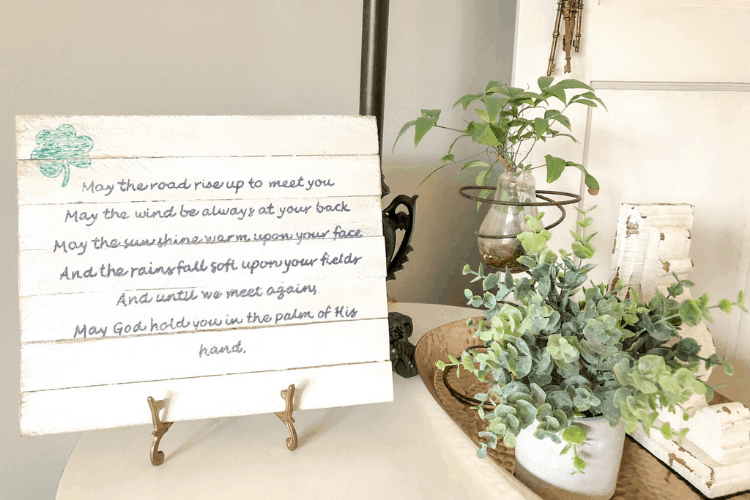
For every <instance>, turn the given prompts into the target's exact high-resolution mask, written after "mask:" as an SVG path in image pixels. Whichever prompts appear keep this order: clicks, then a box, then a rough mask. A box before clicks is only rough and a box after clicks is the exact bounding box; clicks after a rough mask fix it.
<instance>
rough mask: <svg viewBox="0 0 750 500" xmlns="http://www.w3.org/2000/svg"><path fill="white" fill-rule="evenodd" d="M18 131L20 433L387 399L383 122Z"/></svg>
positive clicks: (221, 120) (171, 120)
mask: <svg viewBox="0 0 750 500" xmlns="http://www.w3.org/2000/svg"><path fill="white" fill-rule="evenodd" d="M16 132H17V158H18V205H19V207H18V234H19V249H20V250H19V252H20V253H19V284H18V290H19V295H20V323H21V394H20V422H21V433H22V434H23V435H39V434H49V433H57V432H69V431H80V430H87V429H98V428H107V427H118V426H125V425H136V424H147V423H149V422H150V421H151V414H150V411H149V408H148V405H147V403H146V399H147V397H148V396H152V397H154V398H155V399H164V400H165V402H166V410H165V413H164V415H163V420H165V421H177V420H190V419H199V418H212V417H223V416H239V415H248V414H254V413H266V412H272V411H282V410H283V409H284V401H283V400H282V399H281V397H280V395H279V393H280V391H281V390H282V389H284V388H286V387H287V386H288V385H289V384H295V385H296V387H297V391H296V399H295V406H296V408H297V409H308V408H323V407H332V406H345V405H355V404H362V403H373V402H383V401H391V400H392V399H393V386H392V383H393V382H392V380H393V379H392V375H391V365H390V361H389V357H390V356H389V346H388V321H387V314H388V311H387V302H386V287H385V275H386V264H385V244H384V241H383V236H382V215H381V207H380V185H381V184H380V168H379V159H378V139H377V129H376V125H375V120H374V119H373V118H372V117H346V116H285V117H281V116H258V117H242V116H218V117H198V116H179V117H178V116H20V117H17V119H16Z"/></svg>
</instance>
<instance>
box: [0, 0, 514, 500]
mask: <svg viewBox="0 0 750 500" xmlns="http://www.w3.org/2000/svg"><path fill="white" fill-rule="evenodd" d="M5 4H6V5H3V6H2V9H1V10H0V12H2V15H0V164H1V165H2V168H0V206H1V207H2V217H0V259H1V260H0V262H2V266H0V318H2V320H3V321H2V325H3V326H4V328H3V330H2V333H0V498H2V499H6V498H7V499H15V498H24V499H37V498H38V499H48V498H54V494H55V491H56V488H57V483H58V481H59V478H60V475H61V474H62V470H63V467H64V465H65V462H66V461H67V459H68V456H69V454H70V452H71V450H72V448H73V446H74V445H75V443H76V441H77V439H78V435H71V434H67V435H58V436H44V437H36V438H23V439H22V438H20V437H19V430H18V402H17V401H18V395H17V394H18V387H19V340H18V339H19V333H18V297H17V290H16V286H17V285H16V283H17V278H16V277H17V270H18V262H17V254H18V247H17V209H16V176H15V170H16V169H15V161H14V158H15V149H14V148H15V143H14V115H17V114H76V115H80V114H94V115H96V114H122V115H137V114H206V115H222V114H236V115H250V114H350V115H351V114H357V112H358V109H359V108H358V96H359V57H360V29H361V28H360V26H361V16H362V13H361V8H362V6H361V3H360V2H356V1H352V0H331V1H328V2H311V1H304V0H276V1H274V2H265V1H260V0H251V1H247V0H245V1H239V0H237V1H232V2H229V1H228V2H200V1H198V0H189V1H174V0H169V1H159V2H154V1H151V0H146V1H144V0H129V1H127V2H126V1H122V0H116V1H115V0H110V1H107V2H102V1H95V0H88V1H73V0H70V1H64V2H49V1H30V0H27V1H24V2H12V3H11V2H5ZM218 4H221V5H220V6H218ZM514 16H515V2H501V1H499V0H461V1H456V0H407V1H394V2H392V6H391V22H390V33H389V35H390V36H389V53H388V56H389V57H388V84H387V104H386V126H385V144H386V155H385V158H384V170H385V173H386V179H387V183H388V184H389V186H390V187H391V190H392V191H391V192H392V194H394V195H395V194H401V193H403V194H409V195H412V194H419V196H420V198H419V201H418V211H419V215H418V218H417V232H416V235H415V236H414V240H413V246H414V247H415V250H414V252H413V253H412V254H411V256H410V262H408V263H407V265H406V268H405V269H404V271H402V272H401V273H399V275H398V280H397V281H396V282H391V283H389V294H390V295H391V296H393V297H395V298H397V299H398V300H400V301H415V302H417V301H418V302H433V303H446V304H458V303H460V301H461V299H460V295H461V294H460V291H461V289H462V288H463V283H462V281H463V280H462V279H461V277H460V276H459V275H458V274H457V272H456V271H457V270H460V268H461V267H462V265H463V261H464V260H467V259H468V260H469V261H470V262H472V263H476V260H477V254H476V253H475V252H476V241H475V238H474V236H473V232H474V231H475V230H476V228H477V227H478V225H479V223H480V221H481V216H482V214H477V212H476V210H475V208H474V206H473V204H472V203H470V202H468V201H466V200H464V199H463V198H459V197H458V195H457V194H456V191H457V189H458V187H459V186H460V185H461V181H464V180H467V179H461V178H454V177H453V176H452V175H451V174H449V173H446V174H445V175H439V176H437V177H436V178H435V179H432V180H430V181H428V182H427V183H425V184H424V185H423V186H422V187H421V188H419V189H417V185H418V184H419V182H420V181H421V180H422V178H423V177H424V175H426V173H427V172H428V170H427V167H429V166H430V165H434V164H436V159H437V158H439V157H440V156H442V154H443V151H444V150H445V149H446V148H447V144H448V141H449V138H448V137H447V135H441V134H438V133H435V134H434V136H433V137H430V136H428V137H427V139H425V141H424V142H423V144H421V145H420V147H419V149H418V150H415V149H414V148H413V147H412V146H411V145H410V144H409V142H408V140H407V141H404V142H403V143H399V147H398V148H397V149H396V153H397V154H398V156H396V155H393V154H391V152H390V148H391V146H392V144H393V141H394V139H395V137H396V134H397V133H398V130H399V128H400V126H401V124H402V123H404V122H406V121H408V120H410V119H413V118H414V117H415V116H416V115H417V114H418V110H419V108H420V107H428V108H442V109H444V110H448V109H449V108H450V106H451V105H452V104H453V102H454V101H455V99H456V98H457V97H458V96H460V95H462V94H464V93H467V92H469V91H478V90H481V89H483V87H484V84H485V83H486V81H487V80H489V79H491V78H500V79H504V80H508V79H509V78H510V71H511V57H512V53H513V50H512V45H513V26H514ZM445 116H446V123H458V121H457V117H456V116H453V115H452V114H450V113H446V115H445ZM436 132H439V131H436ZM144 410H145V403H144ZM144 432H147V431H144ZM144 452H145V450H144ZM144 457H145V455H144ZM144 459H145V458H144Z"/></svg>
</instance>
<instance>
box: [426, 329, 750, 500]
mask: <svg viewBox="0 0 750 500" xmlns="http://www.w3.org/2000/svg"><path fill="white" fill-rule="evenodd" d="M478 320H479V318H477V319H476V321H478ZM466 321H467V320H460V321H455V322H453V323H448V324H447V325H443V326H441V327H439V328H436V329H434V330H432V331H430V332H427V333H426V334H425V335H424V336H423V337H422V338H421V339H420V340H419V342H418V343H417V349H416V353H415V359H416V362H417V369H418V370H419V375H420V377H421V378H422V382H424V385H425V386H426V387H427V390H428V391H430V394H432V396H433V397H434V398H435V400H436V401H437V402H438V403H439V404H440V406H441V407H442V408H443V409H444V410H445V412H446V413H447V414H448V415H449V416H450V417H451V419H453V421H454V422H455V423H456V425H458V426H459V427H460V428H461V430H463V431H464V433H465V434H466V435H467V436H468V437H469V439H471V440H472V441H473V442H474V443H475V444H476V445H477V447H479V432H481V431H484V430H486V427H487V422H486V421H485V420H482V419H481V418H480V417H479V415H478V414H477V412H476V410H472V409H471V408H470V407H469V406H468V405H465V404H463V403H461V402H460V401H458V400H457V399H456V398H454V397H453V396H452V395H451V394H450V392H449V391H448V388H447V387H446V386H445V382H444V381H443V373H442V371H441V370H438V369H437V367H436V366H435V363H436V362H437V361H439V360H442V361H446V362H447V361H448V354H452V355H453V356H456V357H459V358H460V355H461V353H462V352H463V351H464V349H466V348H467V347H469V346H471V345H475V344H477V343H478V339H477V338H476V337H473V336H472V335H473V333H474V331H475V330H474V328H468V327H467V326H466ZM481 385H482V384H481V383H480V382H478V381H477V380H476V379H475V378H474V377H472V376H468V375H466V376H462V377H460V378H458V379H454V380H452V381H451V386H452V387H453V388H454V390H456V391H459V392H461V393H463V394H465V395H468V396H470V397H473V396H474V394H476V393H478V392H480V389H481ZM488 457H489V458H491V459H492V460H493V461H494V462H495V463H496V464H497V465H499V466H500V467H502V468H503V469H505V470H506V471H508V472H509V473H510V474H513V473H514V472H515V452H514V450H513V448H506V447H505V446H503V445H502V444H498V445H497V449H495V450H489V453H488ZM477 460H479V459H478V458H477ZM612 498H613V499H617V500H624V499H646V498H655V499H657V498H658V499H665V500H670V499H675V500H691V499H701V498H704V497H703V495H701V494H700V493H699V492H698V491H697V490H695V489H693V487H692V486H691V485H690V484H689V483H688V482H687V481H685V480H683V479H682V478H681V477H680V476H679V475H677V474H675V473H674V472H673V471H672V469H670V468H669V467H667V466H666V465H664V464H663V463H662V462H661V461H659V459H657V458H656V457H654V456H653V455H651V453H649V452H648V451H646V449H645V448H643V447H641V445H639V444H638V443H636V442H635V441H633V440H632V439H630V438H629V437H628V439H626V440H625V448H624V450H623V456H622V463H621V464H620V475H619V477H618V479H617V489H616V490H615V495H614V497H612ZM724 498H733V499H740V498H742V499H750V494H748V493H744V494H738V495H730V496H729V497H724Z"/></svg>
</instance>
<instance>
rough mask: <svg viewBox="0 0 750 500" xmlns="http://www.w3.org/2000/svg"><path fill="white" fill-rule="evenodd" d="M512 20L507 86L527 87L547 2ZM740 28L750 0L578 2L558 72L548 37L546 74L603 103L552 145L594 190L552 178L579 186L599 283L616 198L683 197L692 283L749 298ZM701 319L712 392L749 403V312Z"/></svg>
mask: <svg viewBox="0 0 750 500" xmlns="http://www.w3.org/2000/svg"><path fill="white" fill-rule="evenodd" d="M517 15H518V18H517V25H516V32H517V33H516V37H517V46H516V58H515V61H514V84H515V85H516V86H526V85H527V84H530V85H532V86H534V85H535V82H536V79H537V78H538V77H539V76H540V75H542V74H544V73H545V72H546V69H547V59H548V57H549V50H550V46H551V42H552V31H553V26H554V17H555V4H552V3H549V2H544V1H542V0H519V3H518V13H517ZM747 26H750V1H744V0H729V1H709V0H692V1H689V2H688V1H686V2H678V1H676V0H658V1H656V0H632V1H631V0H600V1H599V2H598V3H594V2H593V1H589V2H587V3H586V5H585V9H584V28H583V38H582V42H581V43H582V47H581V52H579V53H575V54H573V57H572V69H573V72H572V73H571V74H567V75H565V74H563V67H564V54H562V53H561V46H562V43H561V41H560V42H558V57H557V69H556V72H555V73H554V74H553V75H552V76H554V77H555V78H556V79H557V78H577V79H580V80H584V81H587V82H589V83H590V84H591V85H592V86H593V87H594V88H595V89H596V90H597V95H599V96H600V97H601V98H602V99H603V100H604V102H605V103H606V105H607V107H608V111H605V110H603V109H599V108H597V109H595V110H592V111H591V112H588V113H582V112H580V111H579V112H578V114H577V115H575V116H572V117H571V118H572V119H573V120H574V123H576V124H577V127H578V128H577V130H576V129H574V132H575V133H576V136H577V137H578V138H579V139H581V144H578V145H566V146H565V147H564V151H560V149H556V150H555V151H557V152H558V153H560V154H566V155H567V159H571V160H580V161H583V163H584V164H585V165H586V166H587V168H588V169H589V170H590V171H591V173H592V174H593V175H595V176H596V178H597V179H598V180H599V183H600V185H601V192H600V194H599V195H598V196H597V197H591V196H589V195H587V194H586V193H585V190H583V189H581V188H580V187H579V186H580V185H578V186H577V185H576V182H574V181H571V180H567V181H565V182H564V185H563V187H564V188H568V189H569V188H571V187H572V188H573V189H576V190H577V191H579V192H580V194H581V195H582V196H583V197H584V200H583V202H582V206H583V207H589V206H592V205H594V204H596V205H598V208H597V209H596V210H595V211H594V212H593V217H594V220H595V223H594V225H593V227H592V228H590V229H589V231H590V232H593V231H599V235H598V236H597V237H596V238H595V240H594V243H595V245H596V246H597V248H598V251H597V255H596V256H595V257H594V259H593V261H594V263H596V264H598V267H597V268H596V269H595V270H594V271H592V272H591V277H592V278H593V280H594V281H595V282H601V281H605V280H606V279H607V274H608V271H609V263H610V259H611V255H612V254H611V249H612V248H613V242H614V230H615V224H616V222H617V214H618V211H619V207H620V205H621V204H622V203H690V204H692V205H695V221H694V223H693V231H692V246H691V252H690V253H691V257H692V259H693V261H694V264H695V267H694V270H693V272H692V273H691V275H690V276H691V279H692V280H693V281H694V282H695V283H696V289H695V290H697V291H699V292H700V293H703V291H707V292H708V293H709V295H710V296H711V298H712V299H713V301H718V300H719V299H720V298H723V297H728V298H730V299H733V300H734V299H735V298H736V295H737V291H738V290H744V291H745V294H746V295H747V294H750V283H749V279H748V274H749V273H750V193H749V191H750V169H748V166H747V165H746V164H747V159H748V157H749V156H750V146H749V145H748V144H749V141H748V138H747V137H748V134H749V133H750V64H748V61H750V34H749V33H750V32H749V31H748V29H747ZM547 151H551V150H547ZM547 151H540V152H538V163H543V159H542V155H543V154H544V153H546V152H547ZM566 175H572V174H566ZM577 180H578V179H576V181H577ZM542 185H543V183H542ZM556 186H557V185H556ZM555 189H556V187H555ZM573 218H574V214H569V217H568V220H567V221H566V224H565V226H564V227H563V228H561V229H562V230H557V231H554V233H555V234H556V237H555V238H554V239H553V248H557V247H560V246H567V245H568V240H569V236H568V233H567V231H565V227H567V228H570V229H572V228H573V224H572V219H573ZM713 316H714V319H715V320H716V323H715V325H713V326H709V328H710V329H711V332H712V334H713V336H714V340H715V342H716V346H717V349H718V351H719V353H720V354H727V355H728V356H729V358H730V359H731V361H732V362H733V364H734V366H735V371H736V374H735V376H734V377H732V378H730V379H728V380H727V383H728V385H727V387H725V388H723V389H721V391H722V392H723V393H724V394H726V395H727V396H729V397H731V398H733V399H736V400H739V401H742V402H743V403H745V404H746V405H750V335H748V334H747V332H746V330H748V329H749V328H750V317H749V316H748V315H741V314H740V313H739V312H738V311H736V310H735V311H734V312H732V313H731V314H730V315H728V316H727V315H724V314H722V313H720V312H718V311H717V312H716V313H715V314H714V315H713ZM743 332H744V333H743ZM719 378H720V377H719ZM712 381H713V382H717V381H719V379H717V380H712Z"/></svg>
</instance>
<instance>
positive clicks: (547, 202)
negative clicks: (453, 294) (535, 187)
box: [458, 186, 581, 273]
mask: <svg viewBox="0 0 750 500" xmlns="http://www.w3.org/2000/svg"><path fill="white" fill-rule="evenodd" d="M477 190H488V191H495V190H497V188H496V187H494V186H464V187H462V188H460V189H459V190H458V194H460V195H461V196H463V197H464V198H467V199H469V200H473V201H478V202H481V203H490V204H492V205H506V206H512V207H556V208H557V209H559V210H560V218H559V219H557V220H556V221H555V222H553V223H552V224H550V225H548V226H544V229H547V230H549V229H552V228H553V227H556V226H558V225H560V223H561V222H562V221H563V220H564V219H565V216H566V212H565V207H564V205H572V204H573V203H578V202H580V201H581V197H580V196H579V195H577V194H574V193H567V192H565V191H542V190H539V191H537V192H536V196H537V198H541V199H542V200H544V201H540V202H530V201H528V202H520V201H499V200H493V199H490V198H489V197H488V198H480V197H478V196H473V195H471V194H468V193H467V192H470V191H477ZM547 195H549V196H558V197H561V196H562V197H567V198H566V199H563V200H562V201H555V200H553V199H552V198H549V197H548V196H547ZM519 234H521V233H516V234H499V235H494V234H481V233H479V232H477V236H478V237H479V238H486V239H490V240H500V239H510V238H516V237H517V236H518V235H519ZM488 266H489V267H492V268H493V269H498V268H495V267H494V266H490V265H489V264H488ZM501 269H504V270H505V269H507V270H509V271H510V272H512V273H518V272H523V271H526V270H527V268H526V266H518V267H507V268H505V267H504V268H501Z"/></svg>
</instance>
